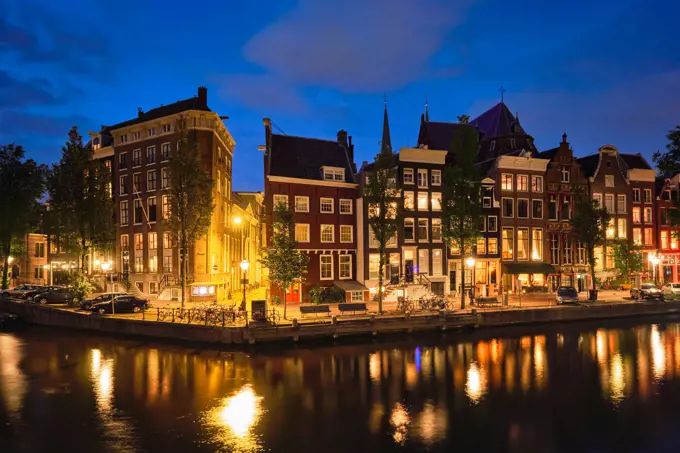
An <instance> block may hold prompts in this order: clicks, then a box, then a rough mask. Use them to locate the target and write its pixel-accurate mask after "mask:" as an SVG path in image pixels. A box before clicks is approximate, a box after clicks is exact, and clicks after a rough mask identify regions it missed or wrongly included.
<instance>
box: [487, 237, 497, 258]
mask: <svg viewBox="0 0 680 453" xmlns="http://www.w3.org/2000/svg"><path fill="white" fill-rule="evenodd" d="M491 244H494V251H493V252H492V251H491ZM486 253H487V255H497V254H498V238H496V237H493V238H487V243H486Z"/></svg>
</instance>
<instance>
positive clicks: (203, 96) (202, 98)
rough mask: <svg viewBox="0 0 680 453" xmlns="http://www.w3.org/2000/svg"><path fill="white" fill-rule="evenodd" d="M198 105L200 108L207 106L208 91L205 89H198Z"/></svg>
mask: <svg viewBox="0 0 680 453" xmlns="http://www.w3.org/2000/svg"><path fill="white" fill-rule="evenodd" d="M198 103H199V104H200V105H201V107H207V106H208V89H207V88H206V87H198Z"/></svg>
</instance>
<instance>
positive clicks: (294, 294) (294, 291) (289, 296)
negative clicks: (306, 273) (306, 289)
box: [286, 280, 301, 302]
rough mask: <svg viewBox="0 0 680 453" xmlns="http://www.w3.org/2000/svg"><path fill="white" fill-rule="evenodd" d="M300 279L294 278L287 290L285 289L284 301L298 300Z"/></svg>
mask: <svg viewBox="0 0 680 453" xmlns="http://www.w3.org/2000/svg"><path fill="white" fill-rule="evenodd" d="M300 286H301V284H300V280H296V281H294V282H293V284H292V285H290V288H289V289H288V291H286V302H300V295H301V291H300Z"/></svg>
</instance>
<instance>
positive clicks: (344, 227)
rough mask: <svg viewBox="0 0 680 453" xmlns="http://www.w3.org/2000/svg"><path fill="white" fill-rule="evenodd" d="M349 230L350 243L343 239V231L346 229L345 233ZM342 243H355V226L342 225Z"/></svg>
mask: <svg viewBox="0 0 680 453" xmlns="http://www.w3.org/2000/svg"><path fill="white" fill-rule="evenodd" d="M348 228H349V241H347V240H343V239H342V230H343V229H344V230H345V232H346V231H347V229H348ZM369 228H370V227H369ZM340 242H341V243H342V244H351V243H352V242H354V226H353V225H340Z"/></svg>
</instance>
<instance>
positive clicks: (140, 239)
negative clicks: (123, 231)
mask: <svg viewBox="0 0 680 453" xmlns="http://www.w3.org/2000/svg"><path fill="white" fill-rule="evenodd" d="M135 250H144V236H143V235H142V233H136V234H135Z"/></svg>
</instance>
